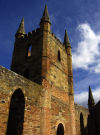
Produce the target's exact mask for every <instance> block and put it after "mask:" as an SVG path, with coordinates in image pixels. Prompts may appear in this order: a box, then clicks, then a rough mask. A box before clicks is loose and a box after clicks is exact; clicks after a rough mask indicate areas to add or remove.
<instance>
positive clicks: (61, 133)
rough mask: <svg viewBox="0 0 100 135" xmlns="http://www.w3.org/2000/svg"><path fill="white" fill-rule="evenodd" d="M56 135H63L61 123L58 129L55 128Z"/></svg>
mask: <svg viewBox="0 0 100 135" xmlns="http://www.w3.org/2000/svg"><path fill="white" fill-rule="evenodd" d="M57 135H64V126H63V124H62V123H60V124H59V125H58V128H57Z"/></svg>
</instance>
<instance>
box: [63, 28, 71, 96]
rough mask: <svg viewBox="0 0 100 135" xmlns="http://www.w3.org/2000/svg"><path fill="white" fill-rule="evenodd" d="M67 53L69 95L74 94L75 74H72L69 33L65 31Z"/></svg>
mask: <svg viewBox="0 0 100 135" xmlns="http://www.w3.org/2000/svg"><path fill="white" fill-rule="evenodd" d="M63 45H64V46H65V49H66V53H67V66H68V85H69V93H70V94H73V73H72V55H71V44H70V41H69V38H68V34H67V31H66V30H65V36H64V43H63Z"/></svg>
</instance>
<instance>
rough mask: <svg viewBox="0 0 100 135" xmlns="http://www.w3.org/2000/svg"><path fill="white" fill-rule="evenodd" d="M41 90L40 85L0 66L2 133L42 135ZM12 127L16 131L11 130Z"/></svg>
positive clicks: (0, 119)
mask: <svg viewBox="0 0 100 135" xmlns="http://www.w3.org/2000/svg"><path fill="white" fill-rule="evenodd" d="M41 90H42V87H40V86H39V85H37V84H35V83H33V82H31V81H29V80H27V79H26V78H24V77H22V76H20V75H18V74H16V73H14V72H12V71H9V70H7V69H5V68H3V67H1V66H0V135H5V134H6V133H7V135H8V134H11V135H12V134H17V133H19V134H22V132H23V135H31V134H36V135H40V119H41V117H42V116H41ZM42 93H43V92H42ZM22 99H23V100H22ZM24 100H25V101H24ZM20 109H22V110H20ZM21 112H23V113H21ZM13 119H14V121H15V122H14V121H13ZM11 127H13V130H14V132H13V131H12V132H10V130H12V128H11ZM15 129H16V130H15Z"/></svg>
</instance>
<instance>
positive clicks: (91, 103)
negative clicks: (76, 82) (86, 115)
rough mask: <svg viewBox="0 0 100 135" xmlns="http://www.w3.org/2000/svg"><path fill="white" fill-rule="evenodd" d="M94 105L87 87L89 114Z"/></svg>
mask: <svg viewBox="0 0 100 135" xmlns="http://www.w3.org/2000/svg"><path fill="white" fill-rule="evenodd" d="M94 105H95V102H94V98H93V95H92V91H91V88H90V86H89V96H88V107H89V111H90V112H91V110H92V108H93V107H94Z"/></svg>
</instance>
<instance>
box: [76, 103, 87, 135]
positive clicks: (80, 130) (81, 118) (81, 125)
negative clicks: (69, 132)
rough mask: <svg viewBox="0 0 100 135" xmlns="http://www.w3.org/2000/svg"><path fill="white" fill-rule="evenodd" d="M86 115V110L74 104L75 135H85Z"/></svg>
mask: <svg viewBox="0 0 100 135" xmlns="http://www.w3.org/2000/svg"><path fill="white" fill-rule="evenodd" d="M88 114H89V111H88V109H87V108H85V107H83V106H80V105H78V104H75V120H76V135H87V122H88Z"/></svg>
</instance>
